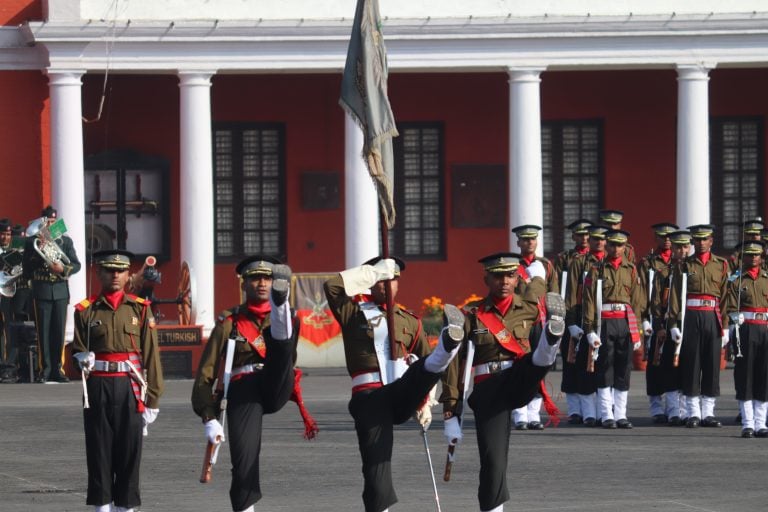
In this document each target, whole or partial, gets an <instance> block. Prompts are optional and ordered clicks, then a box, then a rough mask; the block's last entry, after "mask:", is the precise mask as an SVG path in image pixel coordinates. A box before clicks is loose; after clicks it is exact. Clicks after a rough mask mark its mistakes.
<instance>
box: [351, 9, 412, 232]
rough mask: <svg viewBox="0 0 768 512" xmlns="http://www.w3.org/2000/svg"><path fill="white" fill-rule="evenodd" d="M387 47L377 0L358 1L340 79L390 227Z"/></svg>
mask: <svg viewBox="0 0 768 512" xmlns="http://www.w3.org/2000/svg"><path fill="white" fill-rule="evenodd" d="M387 74H388V73H387V50H386V48H385V47H384V37H383V35H382V33H381V17H380V15H379V2H378V0H358V1H357V10H356V11H355V21H354V22H353V24H352V36H351V37H350V39H349V49H348V50H347V62H346V65H345V66H344V77H343V78H342V80H341V98H340V99H339V103H340V104H341V106H342V108H343V109H344V110H345V111H346V112H347V113H348V114H349V115H350V116H352V119H354V120H355V122H357V124H358V125H359V126H360V128H361V129H362V130H363V160H365V165H366V167H368V172H369V173H370V174H371V177H372V178H373V180H374V183H375V184H376V189H377V191H378V195H379V202H380V204H381V209H382V212H383V213H384V220H385V221H386V224H387V227H390V228H391V227H392V226H394V224H395V205H394V201H393V199H392V183H393V181H394V180H393V178H394V162H393V157H392V137H397V135H398V134H397V127H396V126H395V116H394V114H393V113H392V107H390V105H389V98H388V97H387Z"/></svg>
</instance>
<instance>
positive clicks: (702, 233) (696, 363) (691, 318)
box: [669, 224, 728, 428]
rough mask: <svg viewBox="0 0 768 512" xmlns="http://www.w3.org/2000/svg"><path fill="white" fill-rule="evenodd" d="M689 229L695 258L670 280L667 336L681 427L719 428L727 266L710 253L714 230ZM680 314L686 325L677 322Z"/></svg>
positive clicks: (706, 226) (701, 226)
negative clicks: (676, 365)
mask: <svg viewBox="0 0 768 512" xmlns="http://www.w3.org/2000/svg"><path fill="white" fill-rule="evenodd" d="M688 229H689V230H690V232H691V237H692V238H693V247H694V251H695V253H694V254H693V255H692V256H689V257H687V258H686V259H685V260H684V261H683V264H682V265H681V266H680V268H679V269H676V271H675V274H674V277H673V287H672V290H671V292H670V299H669V300H670V304H669V334H670V336H671V338H672V341H674V342H675V343H676V344H678V345H680V347H679V348H678V347H676V349H675V351H676V353H677V354H679V361H680V381H681V391H682V393H683V396H684V397H685V412H684V415H685V417H686V418H688V419H687V421H686V426H687V427H689V428H696V427H698V426H699V425H701V426H703V427H720V426H721V423H720V421H719V420H718V419H717V418H715V398H716V397H718V396H719V395H720V357H721V355H720V354H721V349H722V347H723V346H725V344H727V343H728V331H727V330H723V325H724V319H723V314H724V312H725V309H724V308H725V304H723V303H721V300H722V298H723V297H724V296H725V291H726V285H727V284H728V262H727V261H726V260H725V259H724V258H721V257H719V256H716V255H714V254H712V253H711V249H712V243H713V234H714V226H712V225H711V224H699V225H696V226H690V227H689V228H688ZM683 283H685V286H684V285H683ZM683 314H684V321H685V325H683V324H682V322H681V319H682V318H683ZM699 396H701V399H699Z"/></svg>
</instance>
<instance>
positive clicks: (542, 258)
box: [536, 256, 550, 263]
mask: <svg viewBox="0 0 768 512" xmlns="http://www.w3.org/2000/svg"><path fill="white" fill-rule="evenodd" d="M536 259H537V260H538V261H540V262H542V263H550V261H549V260H548V259H547V258H545V257H544V256H536Z"/></svg>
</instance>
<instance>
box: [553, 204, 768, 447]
mask: <svg viewBox="0 0 768 512" xmlns="http://www.w3.org/2000/svg"><path fill="white" fill-rule="evenodd" d="M622 218H623V214H622V212H620V211H617V210H603V211H601V212H600V225H597V224H592V223H591V222H590V221H588V220H585V219H581V220H578V221H576V222H573V223H572V224H571V225H570V226H569V229H571V232H572V239H573V241H574V243H575V246H574V248H573V249H570V250H568V251H565V252H563V253H561V254H560V255H558V257H557V259H556V260H555V262H554V266H555V271H556V273H557V274H558V275H559V276H560V283H559V284H560V288H561V290H560V291H561V294H562V295H563V297H564V298H565V302H566V307H567V315H566V323H567V325H568V331H569V335H570V339H569V340H568V341H566V340H565V339H564V340H563V343H562V345H561V350H562V358H563V378H562V388H561V390H562V391H563V393H564V394H565V396H566V400H567V405H568V415H569V423H571V424H584V425H587V426H602V427H603V428H609V429H613V428H624V429H630V428H632V423H631V422H630V421H629V419H628V418H627V394H628V390H629V386H630V376H631V369H632V363H633V352H636V351H643V350H644V351H645V357H646V358H647V366H646V383H647V384H646V385H647V389H646V392H647V395H648V400H649V404H650V414H651V416H652V418H653V422H654V423H656V424H669V425H673V426H678V425H684V426H686V427H689V428H696V427H699V426H702V427H720V426H721V422H720V421H719V420H718V419H717V416H716V414H715V402H716V399H717V397H718V396H720V367H721V358H722V357H723V356H722V354H723V353H724V352H725V349H726V347H728V348H729V349H730V350H731V351H732V352H733V353H734V354H735V368H734V381H735V387H736V398H737V400H738V402H739V408H740V416H741V422H742V436H743V437H746V438H749V437H755V436H757V437H768V426H766V409H768V350H766V349H768V272H766V267H765V263H764V261H765V260H764V256H765V249H766V239H768V231H766V230H765V229H764V225H763V223H762V220H761V219H756V220H751V221H747V222H745V223H744V225H743V241H742V243H741V244H739V246H738V247H737V249H736V252H735V253H734V254H733V255H731V256H730V257H729V258H723V257H720V256H717V255H715V254H712V252H711V249H712V244H713V239H714V238H713V237H714V231H715V228H714V226H712V225H709V224H700V225H695V226H689V227H688V229H687V230H681V229H679V227H678V226H677V225H675V224H672V223H670V222H664V223H659V224H654V225H653V226H651V228H652V229H653V230H654V235H655V238H656V244H657V246H656V248H655V249H654V250H652V251H651V252H650V253H649V254H648V255H646V256H644V257H643V258H642V259H641V260H640V262H638V263H637V264H636V263H635V255H634V248H633V247H632V245H631V244H630V243H629V233H627V232H626V231H623V230H621V221H622ZM691 247H693V251H692V252H691ZM729 344H730V346H729Z"/></svg>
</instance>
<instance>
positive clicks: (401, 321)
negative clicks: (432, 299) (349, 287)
mask: <svg viewBox="0 0 768 512" xmlns="http://www.w3.org/2000/svg"><path fill="white" fill-rule="evenodd" d="M324 288H325V296H326V297H327V298H328V306H329V308H330V310H331V312H332V313H333V316H334V318H336V321H337V322H339V324H340V325H341V333H342V336H343V338H344V356H345V358H346V361H347V371H348V372H349V374H350V376H351V375H356V374H358V373H365V372H374V371H378V370H379V362H378V359H376V347H375V346H374V344H373V328H372V327H371V325H370V324H369V322H368V319H367V318H366V317H365V313H363V311H362V310H361V309H360V306H359V304H358V303H357V302H355V301H354V300H352V299H351V298H350V297H349V296H348V295H347V293H346V291H344V282H343V281H342V278H341V275H336V276H334V277H332V278H331V279H329V280H328V281H326V282H325V285H324ZM383 311H384V310H383V309H382V312H383ZM394 320H395V336H394V338H395V352H396V353H395V354H392V355H391V357H393V358H394V359H399V358H402V357H405V356H406V355H408V354H416V355H417V356H419V357H420V358H421V357H425V356H426V355H428V354H429V353H430V352H431V351H432V350H431V348H430V346H429V341H427V337H426V335H425V334H424V330H423V329H422V328H421V320H419V318H418V317H417V316H416V315H415V314H413V313H411V312H410V311H407V310H404V309H401V308H400V307H399V306H397V304H395V308H394ZM381 321H382V322H386V317H383V318H382V319H381Z"/></svg>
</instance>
